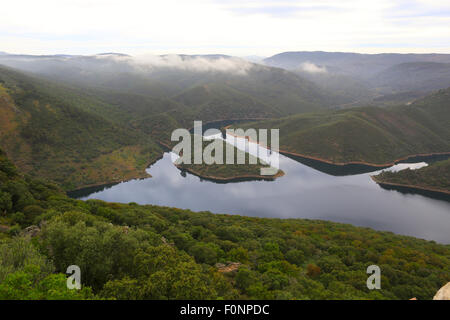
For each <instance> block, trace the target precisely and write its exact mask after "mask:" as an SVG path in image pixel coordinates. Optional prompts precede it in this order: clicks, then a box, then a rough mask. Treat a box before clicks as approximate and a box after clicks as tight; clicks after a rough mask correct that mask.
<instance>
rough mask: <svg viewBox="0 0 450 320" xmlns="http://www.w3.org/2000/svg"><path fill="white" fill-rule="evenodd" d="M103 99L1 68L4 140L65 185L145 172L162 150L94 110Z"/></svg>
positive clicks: (38, 171)
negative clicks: (96, 98)
mask: <svg viewBox="0 0 450 320" xmlns="http://www.w3.org/2000/svg"><path fill="white" fill-rule="evenodd" d="M108 107H109V108H110V109H111V111H113V110H114V107H113V106H108V105H106V104H104V103H103V102H100V101H98V100H95V99H93V98H91V97H86V96H83V95H81V94H79V93H78V91H74V90H71V89H70V88H67V87H63V86H60V85H57V84H55V83H52V82H48V81H45V80H42V79H38V78H34V77H31V76H28V75H25V74H22V73H20V72H16V71H13V70H11V69H7V68H3V67H1V68H0V110H1V112H0V146H1V147H2V148H3V149H4V150H5V151H6V152H7V154H8V156H9V157H11V159H12V160H13V161H14V163H15V164H16V165H17V166H18V167H19V168H20V169H21V170H23V171H24V172H27V173H29V174H30V175H32V176H34V177H40V178H47V179H51V180H53V181H56V182H58V183H59V184H61V185H62V186H63V187H64V188H65V189H68V190H70V189H75V188H79V187H83V186H87V185H94V184H101V183H107V182H114V181H121V180H123V179H129V178H135V177H142V176H145V175H146V173H145V170H144V169H145V168H146V166H147V165H148V164H149V163H150V162H152V161H154V160H156V159H157V158H158V156H160V154H161V150H160V148H159V147H158V146H157V145H155V144H154V143H153V142H152V141H151V139H150V138H148V137H147V136H145V135H143V134H141V133H138V132H137V131H133V130H131V129H129V128H124V127H121V126H119V125H118V124H115V123H113V122H111V121H109V120H105V118H103V117H101V116H99V115H98V114H96V113H95V111H96V110H98V109H100V108H102V109H104V110H107V108H108Z"/></svg>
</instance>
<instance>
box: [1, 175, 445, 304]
mask: <svg viewBox="0 0 450 320" xmlns="http://www.w3.org/2000/svg"><path fill="white" fill-rule="evenodd" d="M0 173H1V171H0ZM5 176H6V175H3V178H2V180H1V183H2V186H3V187H2V188H1V189H0V190H2V192H4V193H8V194H10V195H11V201H12V206H11V209H10V210H9V211H7V212H6V215H4V216H3V217H2V219H3V221H6V222H8V221H9V223H10V224H11V225H13V224H14V223H21V224H23V223H24V222H23V221H24V219H25V220H26V219H31V220H33V223H36V224H38V225H40V226H41V231H40V232H39V233H38V234H37V235H36V236H35V237H33V238H31V239H30V237H29V236H27V237H26V238H23V236H19V237H12V238H11V237H10V236H9V235H8V234H4V235H3V238H2V239H3V240H1V241H2V242H1V244H0V261H1V264H0V283H1V284H0V298H4V299H90V298H105V299H410V298H411V297H417V298H418V299H430V298H432V297H433V295H434V294H435V293H436V291H437V290H438V289H439V288H440V287H441V286H442V285H443V284H445V283H447V282H448V281H450V247H449V246H448V245H441V244H437V243H435V242H432V241H431V242H430V241H425V240H420V239H415V238H412V237H407V236H399V235H395V234H392V233H389V232H378V231H374V230H371V229H368V228H359V227H354V226H351V225H346V224H339V223H332V222H327V221H314V220H301V219H288V220H286V219H263V218H251V217H242V216H236V215H219V214H212V213H209V212H191V211H189V210H181V209H176V208H168V207H159V206H153V205H146V206H140V205H137V204H135V203H131V204H119V203H106V202H103V201H99V200H89V201H78V200H73V199H69V198H68V197H66V196H65V195H64V194H61V193H58V191H57V190H55V189H53V188H52V187H51V186H49V185H47V184H45V183H39V182H37V181H34V180H32V179H24V178H22V177H20V176H14V177H10V178H7V179H6V178H5ZM5 186H14V188H12V189H9V188H5ZM10 192H12V193H10ZM21 192H23V194H21ZM15 208H20V210H21V211H17V210H16V209H15ZM26 224H27V223H25V225H26ZM20 229H21V227H20V226H19V225H17V224H16V225H15V226H13V227H12V228H10V229H9V233H19V231H20ZM372 264H377V265H379V266H380V268H381V270H382V279H381V282H382V290H380V291H377V292H374V291H371V290H368V289H367V287H366V279H367V276H368V275H367V274H366V269H367V267H368V266H369V265H372ZM70 265H78V266H79V267H80V268H81V281H82V288H84V289H82V290H81V291H76V290H75V291H73V290H72V291H69V290H68V289H67V288H66V286H65V275H64V273H65V272H66V269H67V267H68V266H70ZM90 288H92V289H90ZM91 290H92V291H91Z"/></svg>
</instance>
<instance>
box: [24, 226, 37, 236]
mask: <svg viewBox="0 0 450 320" xmlns="http://www.w3.org/2000/svg"><path fill="white" fill-rule="evenodd" d="M39 232H41V229H40V228H39V227H38V226H29V227H26V228H25V229H23V230H22V232H21V234H22V235H23V236H28V237H32V238H33V237H36V236H37V235H38V234H39Z"/></svg>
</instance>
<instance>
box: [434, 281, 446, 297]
mask: <svg viewBox="0 0 450 320" xmlns="http://www.w3.org/2000/svg"><path fill="white" fill-rule="evenodd" d="M433 300H450V282H449V283H447V284H446V285H445V286H443V287H442V288H440V289H439V291H438V292H437V293H436V294H435V296H434V297H433Z"/></svg>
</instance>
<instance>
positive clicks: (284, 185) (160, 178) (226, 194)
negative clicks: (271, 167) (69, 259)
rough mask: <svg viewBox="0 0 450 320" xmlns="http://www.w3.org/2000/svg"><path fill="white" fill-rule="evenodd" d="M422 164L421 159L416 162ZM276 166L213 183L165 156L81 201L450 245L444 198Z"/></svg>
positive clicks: (285, 163) (284, 162)
mask: <svg viewBox="0 0 450 320" xmlns="http://www.w3.org/2000/svg"><path fill="white" fill-rule="evenodd" d="M421 165H424V163H419V164H414V166H416V167H417V166H421ZM403 166H404V165H403V164H402V165H396V166H394V167H393V168H392V169H393V170H397V169H399V168H400V167H403ZM280 168H281V169H282V170H283V171H284V172H285V173H286V175H285V176H284V177H281V178H279V179H277V180H275V181H271V182H267V181H246V182H240V183H231V184H217V183H214V182H211V181H206V180H201V179H200V178H198V177H196V176H194V175H192V174H190V173H183V172H180V171H179V170H178V169H177V168H176V167H175V166H174V165H173V164H172V161H171V156H170V154H169V153H166V154H165V155H164V157H163V158H162V159H161V160H159V161H158V162H157V163H155V164H154V165H153V166H151V167H150V168H149V169H148V171H149V173H151V175H152V176H153V177H152V178H149V179H143V180H132V181H128V182H123V183H120V184H117V185H114V186H112V187H110V188H107V189H105V190H102V191H98V192H94V193H91V194H89V195H87V196H83V197H82V199H101V200H105V201H112V202H123V203H128V202H136V203H140V204H155V205H164V206H172V207H178V208H184V209H191V210H194V211H211V212H215V213H230V214H240V215H246V216H258V217H274V218H310V219H324V220H331V221H335V222H344V223H351V224H353V225H358V226H365V227H371V228H374V229H377V230H388V231H392V232H395V233H399V234H406V235H412V236H415V237H418V238H424V239H430V240H435V241H438V242H441V243H450V232H449V231H450V203H449V202H446V201H439V200H435V199H431V198H427V197H424V196H422V195H417V194H415V195H412V194H403V193H400V192H397V191H391V190H385V189H383V188H380V187H379V186H378V185H377V184H376V183H375V182H373V181H372V180H371V179H370V174H367V173H366V174H358V175H351V176H331V175H329V174H326V173H323V172H320V171H317V170H314V169H312V168H310V167H308V166H306V165H303V164H301V163H299V162H296V161H294V160H292V159H289V158H287V157H284V156H280ZM376 173H377V172H374V173H372V174H376Z"/></svg>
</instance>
